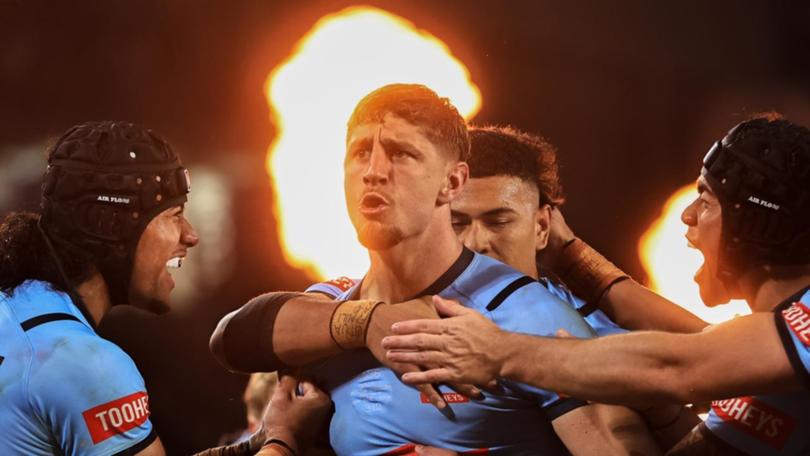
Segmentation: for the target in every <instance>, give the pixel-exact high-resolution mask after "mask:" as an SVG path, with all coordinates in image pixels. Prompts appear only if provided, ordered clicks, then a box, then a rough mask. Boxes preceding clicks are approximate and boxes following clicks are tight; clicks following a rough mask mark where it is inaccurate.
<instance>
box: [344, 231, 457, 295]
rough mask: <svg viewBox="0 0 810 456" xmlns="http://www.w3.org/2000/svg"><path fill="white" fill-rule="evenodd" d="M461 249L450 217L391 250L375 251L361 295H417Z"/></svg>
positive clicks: (446, 267) (444, 268)
mask: <svg viewBox="0 0 810 456" xmlns="http://www.w3.org/2000/svg"><path fill="white" fill-rule="evenodd" d="M433 225H435V226H433ZM461 249H462V245H461V242H460V241H459V240H458V238H457V237H456V234H455V232H453V228H452V225H450V221H449V219H448V220H447V221H446V223H434V224H431V226H429V227H428V229H427V230H425V231H424V232H422V233H420V234H419V235H417V236H414V237H411V238H408V239H405V240H403V241H402V242H400V243H399V244H397V245H395V246H394V247H392V248H390V249H387V250H381V251H371V252H370V257H371V267H370V268H369V271H368V274H367V275H366V277H365V279H363V289H362V290H361V292H360V294H361V297H362V298H364V299H379V300H382V301H386V302H390V303H395V302H401V301H403V300H406V299H410V298H413V297H415V295H416V294H417V293H419V292H421V291H422V290H424V289H426V288H427V287H429V286H430V285H431V284H432V283H433V282H435V281H436V280H437V279H438V278H439V277H440V276H441V275H442V274H444V273H445V271H447V270H448V269H449V268H450V266H452V265H453V263H454V262H455V261H456V260H457V259H458V257H459V255H461Z"/></svg>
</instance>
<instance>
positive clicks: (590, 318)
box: [305, 277, 628, 337]
mask: <svg viewBox="0 0 810 456" xmlns="http://www.w3.org/2000/svg"><path fill="white" fill-rule="evenodd" d="M359 281H360V279H350V278H348V277H338V278H337V279H334V280H330V281H328V282H320V283H316V284H314V285H311V286H310V287H309V288H307V289H306V290H305V291H306V292H307V293H321V294H324V295H326V296H329V297H330V298H332V299H335V298H336V297H338V296H340V295H341V294H343V293H344V292H346V290H348V289H349V288H351V287H353V286H354V285H355V284H356V283H357V282H359ZM540 283H541V284H543V285H544V286H545V287H546V288H548V291H550V292H551V294H553V295H554V296H556V297H557V298H559V299H560V300H562V301H563V302H565V303H567V304H568V305H570V306H571V307H572V308H573V309H574V310H576V311H577V312H579V314H580V315H581V316H582V318H584V319H585V322H586V323H588V326H590V327H591V328H593V330H594V331H595V332H596V335H597V336H599V337H602V336H609V335H611V334H623V333H626V332H628V330H626V329H624V328H622V327H621V326H619V325H617V324H616V323H614V322H613V320H611V319H610V317H608V316H607V315H606V314H605V313H604V312H602V311H601V310H599V309H598V308H596V306H594V305H592V304H588V303H586V302H585V301H583V300H582V299H580V298H578V297H576V296H574V294H573V293H571V290H569V289H568V288H567V287H566V286H565V285H563V284H561V283H558V282H554V281H552V280H549V279H546V278H544V277H541V278H540Z"/></svg>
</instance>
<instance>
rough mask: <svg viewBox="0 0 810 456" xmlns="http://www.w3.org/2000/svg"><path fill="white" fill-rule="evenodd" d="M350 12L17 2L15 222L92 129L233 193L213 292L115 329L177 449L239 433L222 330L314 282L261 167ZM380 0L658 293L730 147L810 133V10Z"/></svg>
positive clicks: (111, 328) (758, 5)
mask: <svg viewBox="0 0 810 456" xmlns="http://www.w3.org/2000/svg"><path fill="white" fill-rule="evenodd" d="M352 4H354V3H352V2H347V1H288V2H272V1H191V0H186V1H181V0H174V1H161V0H144V1H134V0H133V1H126V2H125V1H121V0H114V1H107V2H91V1H60V2H51V1H24V0H19V1H9V0H0V179H2V183H1V184H0V213H2V214H5V213H7V212H8V211H11V210H19V209H29V210H31V209H36V207H37V204H38V200H37V192H38V190H39V184H38V179H39V178H40V177H41V172H42V169H43V168H44V166H43V161H42V157H43V151H44V149H45V147H46V145H47V144H48V141H52V140H53V139H54V138H55V137H56V136H58V135H59V134H60V133H61V132H63V131H64V130H66V129H67V128H68V127H70V126H71V125H74V124H76V123H79V122H81V121H84V120H91V119H96V120H101V119H129V120H132V121H135V122H138V123H141V124H144V125H146V126H149V127H150V128H153V129H155V130H157V131H158V132H161V133H162V134H163V135H164V136H166V137H167V138H168V139H169V140H170V142H171V143H172V144H173V145H174V146H175V148H176V149H177V150H178V151H179V152H180V154H181V155H182V157H183V159H184V161H185V162H186V164H187V165H188V166H189V167H190V168H191V169H192V176H194V175H195V171H194V170H195V168H197V169H202V168H206V169H208V170H214V173H213V176H214V177H216V178H217V179H219V180H218V181H217V182H219V185H222V186H223V187H222V188H223V193H222V195H225V196H226V197H225V198H224V200H223V201H221V202H220V203H217V204H215V206H216V207H214V208H213V212H211V211H209V212H207V213H203V214H202V215H199V214H198V215H197V216H196V217H197V219H195V220H193V222H195V223H196V224H197V225H198V227H199V226H201V225H206V226H207V225H208V224H209V222H210V221H211V220H214V219H216V220H217V222H216V223H217V224H218V225H217V226H220V227H221V226H225V228H222V229H214V230H213V231H211V233H213V234H211V235H210V236H209V238H205V237H204V239H203V244H204V245H205V247H201V249H202V248H205V249H206V250H205V251H202V250H200V252H202V253H198V252H192V256H194V255H199V256H200V258H202V259H203V260H194V261H197V262H198V263H201V262H204V263H205V265H204V267H203V266H201V268H202V269H204V271H203V275H202V277H203V278H202V279H200V278H199V276H198V279H197V283H196V284H194V285H191V284H186V289H185V291H184V294H183V296H184V297H185V298H183V299H181V301H182V303H180V304H178V309H176V311H175V312H173V313H172V314H170V315H167V316H163V317H159V318H158V317H153V316H148V315H144V314H142V313H138V312H135V311H128V310H126V309H116V311H115V312H114V314H113V315H112V316H111V317H110V318H109V319H107V321H105V323H104V326H103V333H104V335H106V336H107V337H109V338H110V339H112V340H114V341H115V342H117V343H118V344H120V345H121V346H122V347H123V348H124V349H125V350H126V351H127V352H129V353H130V354H131V355H132V356H133V358H134V359H135V361H136V363H137V364H138V366H139V367H140V368H141V371H142V373H143V374H144V377H145V378H146V380H147V383H148V387H149V391H150V395H151V401H150V402H151V406H152V412H153V420H154V423H155V425H156V427H157V429H158V431H159V434H160V436H161V438H162V439H163V442H164V444H165V446H166V447H167V449H168V450H169V452H170V454H186V453H190V452H192V451H195V450H199V449H201V448H204V447H206V446H209V445H213V444H214V443H215V442H216V441H217V439H218V438H219V436H220V435H221V434H222V433H225V432H228V431H232V430H235V429H238V428H239V427H240V426H242V425H243V424H244V423H243V417H244V410H243V408H242V405H241V393H242V388H243V387H244V384H245V382H246V377H244V376H239V375H234V374H229V373H227V372H226V371H224V370H223V369H221V368H220V367H219V366H217V365H216V364H215V362H214V361H213V359H212V357H211V356H210V355H209V353H208V350H207V340H208V336H209V334H210V333H211V331H212V329H213V327H214V325H215V324H216V322H217V320H218V319H219V317H221V316H222V315H223V314H224V313H226V312H227V311H229V310H231V309H233V308H235V307H236V306H238V305H240V304H241V303H243V302H244V301H245V300H247V299H248V298H250V297H252V296H254V295H256V294H258V293H260V292H262V291H267V290H277V289H292V290H298V289H302V288H303V287H305V286H306V284H307V283H308V282H309V281H310V280H311V279H310V278H309V277H307V276H306V274H305V273H304V272H303V271H300V270H296V269H293V268H291V267H290V266H288V265H287V264H286V263H285V262H284V260H283V259H282V258H281V255H280V247H279V245H278V240H277V237H276V232H275V226H276V222H275V220H274V218H273V216H272V207H271V204H272V195H271V194H270V184H269V180H268V178H267V176H266V175H265V174H264V172H263V166H264V160H265V151H266V148H267V145H268V144H269V142H270V140H271V139H272V138H273V134H274V128H273V125H272V124H271V123H270V121H269V120H268V107H267V104H266V102H265V99H264V96H263V94H262V86H263V83H264V81H265V78H266V77H267V75H268V73H269V72H270V70H271V69H272V68H273V67H275V66H276V65H277V64H278V63H280V62H281V60H282V59H283V58H284V57H285V56H287V55H288V53H289V52H290V50H291V48H292V46H293V44H294V43H295V42H296V41H297V40H298V39H299V38H300V37H301V36H302V35H303V34H304V33H305V32H306V31H307V30H308V29H309V28H310V27H311V26H312V25H313V24H314V22H315V21H316V20H317V19H318V18H320V17H321V16H323V15H325V14H327V13H332V12H336V11H339V10H341V9H342V8H344V7H346V6H350V5H352ZM364 4H368V5H373V6H379V7H382V8H384V9H387V10H388V11H391V12H392V13H395V14H398V15H401V16H403V17H405V18H407V19H409V20H411V21H413V22H414V23H415V24H416V25H417V26H418V27H420V28H424V29H426V30H428V31H430V32H431V33H432V34H434V35H436V36H437V37H438V38H440V39H441V40H443V41H444V42H445V43H447V44H448V45H449V47H450V49H452V51H453V53H454V54H455V55H456V56H458V57H459V58H460V60H461V61H463V62H464V63H465V64H466V65H467V67H468V68H469V69H470V71H471V74H472V78H473V81H474V82H475V83H476V84H478V86H479V87H480V88H481V90H482V93H483V109H482V111H481V112H480V114H479V115H478V116H477V117H476V119H475V120H476V121H477V122H497V123H511V124H514V125H516V126H519V127H521V128H523V129H525V130H529V131H533V132H539V133H541V134H543V135H544V136H546V137H548V138H549V139H550V140H551V141H552V142H553V143H554V144H556V145H557V146H558V147H559V149H560V157H561V161H562V176H563V180H564V185H565V188H566V190H567V196H568V203H567V206H566V207H565V213H566V215H567V217H568V219H569V221H570V223H571V224H572V225H573V226H574V227H575V228H576V230H577V231H578V233H579V234H580V235H582V236H583V237H585V238H586V239H588V240H589V241H591V243H592V244H593V245H595V246H596V247H597V248H598V249H599V250H601V251H603V252H604V253H605V254H606V255H607V256H608V257H610V258H613V259H615V260H616V262H617V263H618V264H619V265H620V266H622V267H623V268H625V269H626V270H628V271H629V272H631V273H632V274H633V275H635V276H636V277H638V278H640V279H642V280H643V279H644V277H645V276H644V273H643V272H642V270H641V266H640V264H639V262H638V259H637V257H636V242H637V240H638V238H639V236H640V234H641V233H642V232H643V230H644V229H645V228H646V227H647V226H648V224H649V223H650V222H651V221H652V220H653V219H654V218H655V217H656V216H657V213H658V210H659V209H660V206H661V204H662V202H663V200H664V199H665V198H666V197H668V196H669V195H670V194H671V193H672V192H673V191H674V190H675V189H676V188H678V187H679V186H681V185H683V184H685V183H687V182H689V181H690V180H692V179H694V178H695V177H696V172H697V170H698V165H699V163H700V159H701V158H702V156H703V154H704V152H705V151H706V150H707V148H708V146H709V145H710V144H711V143H712V142H713V141H714V140H716V139H717V138H718V137H719V136H721V135H722V134H723V133H724V132H725V131H726V130H727V129H728V128H729V127H731V126H732V125H733V124H735V123H737V122H738V121H740V120H742V119H744V118H745V117H746V116H748V115H750V114H751V113H754V112H758V111H763V110H770V109H775V110H778V111H782V112H783V113H785V114H786V115H787V116H788V117H789V118H791V119H793V120H795V121H797V122H799V123H803V124H805V125H807V124H810V26H808V24H810V3H808V2H793V3H791V2H765V1H759V2H755V1H750V2H741V1H731V0H723V1H714V2H701V1H693V0H690V1H681V2H649V1H640V0H639V1H626V0H623V1H618V2H593V1H591V2H573V1H524V2H500V1H485V2H482V1H460V0H459V1H443V2H435V1H411V2H404V1H390V2H388V1H368V2H365V3H364ZM205 182H208V181H205ZM313 186H315V184H313ZM197 189H199V187H197ZM222 195H220V196H222ZM195 197H197V193H192V200H193V199H194V198H195ZM221 199H222V198H221ZM212 201H215V200H212ZM211 223H213V222H211ZM209 231H210V230H209ZM220 247H221V248H222V250H219V249H220ZM226 265H227V267H226ZM206 268H207V269H206ZM205 271H207V272H205ZM212 271H213V272H212ZM183 274H184V271H181V272H179V273H178V274H177V276H178V277H180V279H179V282H182V281H183V280H184V277H183ZM205 274H208V275H207V276H206V275H205ZM212 274H213V275H212ZM192 288H193V289H192Z"/></svg>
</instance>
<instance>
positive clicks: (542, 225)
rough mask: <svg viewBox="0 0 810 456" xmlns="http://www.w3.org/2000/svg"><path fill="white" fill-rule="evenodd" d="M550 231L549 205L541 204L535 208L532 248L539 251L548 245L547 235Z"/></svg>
mask: <svg viewBox="0 0 810 456" xmlns="http://www.w3.org/2000/svg"><path fill="white" fill-rule="evenodd" d="M550 231H551V205H550V204H545V203H544V204H542V205H541V206H540V207H539V208H537V212H536V213H535V216H534V249H535V250H536V251H540V250H543V249H545V248H546V245H548V235H549V232H550Z"/></svg>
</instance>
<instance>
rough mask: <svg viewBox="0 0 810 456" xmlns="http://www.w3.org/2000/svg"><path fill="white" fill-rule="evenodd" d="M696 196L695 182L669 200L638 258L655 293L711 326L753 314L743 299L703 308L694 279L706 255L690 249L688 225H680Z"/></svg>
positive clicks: (645, 237)
mask: <svg viewBox="0 0 810 456" xmlns="http://www.w3.org/2000/svg"><path fill="white" fill-rule="evenodd" d="M697 196H698V193H697V189H696V188H695V184H694V183H692V184H689V185H686V186H684V187H681V188H680V189H678V191H676V192H675V193H674V194H673V195H672V196H671V197H670V198H669V199H668V200H667V202H666V203H665V204H664V207H663V210H662V213H661V216H660V217H659V218H658V219H657V220H655V221H654V222H653V223H652V225H650V227H649V228H648V229H647V231H646V232H645V233H644V234H643V235H642V237H641V240H640V241H639V244H638V250H639V257H640V258H641V264H642V265H643V266H644V269H645V270H646V271H647V274H648V276H649V286H650V288H651V289H652V290H653V291H655V292H657V293H659V294H661V295H662V296H665V297H667V298H668V299H669V300H671V301H673V302H675V303H677V304H678V305H680V306H681V307H683V308H685V309H687V310H688V311H690V312H692V313H694V314H695V315H697V316H698V317H700V318H702V319H704V320H706V321H708V322H709V323H720V322H723V321H727V320H730V319H731V318H733V317H734V316H736V315H745V314H749V313H751V312H750V310H749V309H748V306H746V305H745V302H744V301H741V300H734V301H731V302H730V303H729V304H726V305H722V306H718V307H715V308H709V307H706V306H704V305H703V302H702V301H701V300H700V292H699V291H698V286H697V284H696V283H695V281H694V279H693V277H694V275H695V272H697V270H698V268H699V267H700V265H701V264H703V255H701V253H700V251H698V250H695V249H690V248H687V244H686V238H684V233H686V225H684V224H683V222H681V213H682V212H683V210H684V209H686V206H688V205H689V203H691V202H692V201H694V200H695V198H697Z"/></svg>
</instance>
